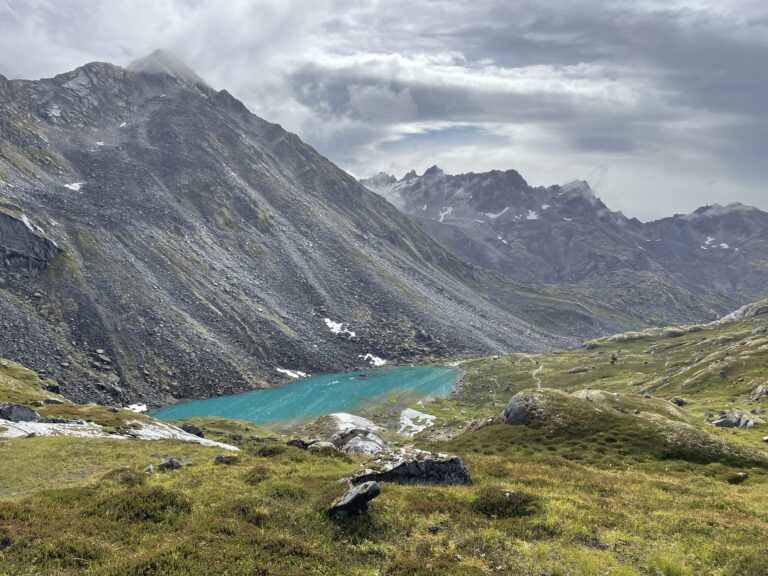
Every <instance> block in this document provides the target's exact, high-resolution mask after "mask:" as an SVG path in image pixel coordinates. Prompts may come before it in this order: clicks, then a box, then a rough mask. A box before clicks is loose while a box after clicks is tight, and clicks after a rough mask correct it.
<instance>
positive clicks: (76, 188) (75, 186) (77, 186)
mask: <svg viewBox="0 0 768 576" xmlns="http://www.w3.org/2000/svg"><path fill="white" fill-rule="evenodd" d="M83 184H85V182H73V183H72V184H64V188H69V189H70V190H74V191H75V192H79V191H80V186H82V185H83Z"/></svg>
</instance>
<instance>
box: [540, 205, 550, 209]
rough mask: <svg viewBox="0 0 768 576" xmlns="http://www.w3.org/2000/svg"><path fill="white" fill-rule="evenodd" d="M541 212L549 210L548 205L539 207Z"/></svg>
mask: <svg viewBox="0 0 768 576" xmlns="http://www.w3.org/2000/svg"><path fill="white" fill-rule="evenodd" d="M541 209H542V210H549V204H542V205H541Z"/></svg>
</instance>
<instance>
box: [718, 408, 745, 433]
mask: <svg viewBox="0 0 768 576" xmlns="http://www.w3.org/2000/svg"><path fill="white" fill-rule="evenodd" d="M712 423H713V424H714V425H715V426H717V427H718V428H752V427H753V426H754V425H755V421H754V420H752V418H750V417H749V415H747V414H745V413H744V412H742V411H741V410H735V409H734V410H731V411H730V412H728V413H727V414H725V415H724V416H722V417H720V418H718V419H717V420H715V421H714V422H712Z"/></svg>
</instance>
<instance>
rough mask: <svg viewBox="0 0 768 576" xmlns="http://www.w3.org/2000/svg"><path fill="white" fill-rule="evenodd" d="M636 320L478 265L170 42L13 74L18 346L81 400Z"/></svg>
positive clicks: (0, 348)
mask: <svg viewBox="0 0 768 576" xmlns="http://www.w3.org/2000/svg"><path fill="white" fill-rule="evenodd" d="M619 324H622V325H627V322H626V321H625V319H624V318H622V317H620V316H618V315H613V314H612V313H607V312H606V311H605V310H601V309H599V308H598V307H595V306H589V307H587V306H584V305H582V304H580V303H579V302H577V301H575V300H574V299H572V298H568V297H566V296H563V294H562V293H560V292H557V291H554V290H549V291H533V290H530V289H527V288H523V287H520V286H518V285H515V284H513V283H510V282H508V281H506V280H503V279H502V278H501V277H500V276H497V275H494V274H491V273H488V272H486V271H483V270H481V269H478V268H475V267H472V266H469V265H467V264H464V263H463V262H461V261H460V260H458V259H457V258H455V257H454V256H452V255H451V254H450V253H449V252H448V251H447V250H445V249H444V248H443V247H442V246H440V245H439V244H438V243H436V242H434V241H433V240H432V239H431V238H430V237H429V236H428V235H427V234H425V233H424V232H423V231H422V230H421V228H420V227H419V226H417V225H416V224H415V223H414V222H413V221H412V220H411V219H410V218H408V217H406V216H404V215H403V214H401V213H400V212H399V211H398V210H396V209H395V208H394V207H393V206H391V205H390V204H389V203H388V202H386V201H385V200H384V199H382V198H381V197H380V196H378V195H376V194H374V193H372V192H370V191H369V190H367V189H366V188H364V187H363V186H362V185H360V184H359V183H358V182H357V181H355V179H354V178H352V177H350V176H349V175H348V174H347V173H345V172H344V171H342V170H341V169H339V168H338V167H336V166H335V165H333V164H332V163H331V162H329V161H328V160H327V159H326V158H324V157H322V156H321V155H320V154H318V153H317V152H316V151H315V150H313V149H312V148H311V147H309V146H307V145H306V144H304V143H303V142H302V141H301V140H300V139H299V138H298V137H297V136H295V135H294V134H290V133H288V132H286V131H285V130H283V129H282V128H281V127H280V126H278V125H276V124H272V123H269V122H267V121H265V120H263V119H261V118H258V117H257V116H255V115H253V114H251V113H250V112H249V111H248V110H247V109H246V107H245V106H244V105H243V103H242V102H240V101H238V100H237V99H236V98H234V97H233V96H232V95H231V94H229V93H228V92H227V91H226V90H220V91H216V90H214V89H213V88H211V87H210V86H209V85H208V84H207V83H206V82H205V81H204V80H203V79H202V78H200V77H199V76H198V75H197V74H195V73H194V72H193V71H191V70H189V69H188V68H187V67H186V66H184V65H183V64H181V63H180V62H178V60H177V59H175V58H174V57H172V56H170V55H168V54H166V53H164V52H155V53H153V54H152V55H150V56H149V57H147V58H144V59H141V60H139V61H137V62H135V63H134V64H132V65H130V66H129V67H128V68H121V67H118V66H114V65H111V64H107V63H91V64H87V65H85V66H82V67H80V68H78V69H76V70H74V71H72V72H68V73H65V74H61V75H59V76H56V77H55V78H51V79H44V80H39V81H28V80H12V81H9V80H6V79H5V78H2V77H0V328H1V329H2V336H0V356H4V357H7V358H11V359H13V360H17V361H20V362H23V363H24V364H25V365H27V366H30V367H31V368H33V369H35V370H36V371H37V372H38V373H41V374H43V375H44V376H45V377H46V378H53V379H55V380H56V381H57V382H58V387H59V388H60V390H61V392H62V393H63V394H65V395H66V396H67V397H69V398H72V399H76V400H79V401H85V400H99V401H101V402H108V401H111V402H121V403H128V402H139V401H140V402H144V403H147V404H150V405H158V404H161V403H167V402H171V401H173V400H174V399H180V398H194V397H204V396H210V395H215V394H223V393H230V392H237V391H242V390H246V389H250V388H257V387H264V386H270V385H274V384H276V383H279V382H281V381H285V380H286V379H287V378H288V377H290V376H296V375H297V373H303V372H313V373H317V372H334V371H339V370H343V369H353V368H359V367H362V366H365V365H368V364H369V363H377V364H380V363H381V361H382V360H387V361H390V362H410V361H413V360H415V359H418V358H424V357H431V356H445V355H448V354H460V353H497V352H501V351H505V350H541V349H544V348H547V347H549V346H553V345H570V344H573V343H574V342H576V341H578V339H579V338H583V337H588V336H596V335H600V334H604V333H606V332H609V331H611V330H612V329H614V328H615V327H618V326H619Z"/></svg>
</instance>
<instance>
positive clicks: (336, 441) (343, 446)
mask: <svg viewBox="0 0 768 576" xmlns="http://www.w3.org/2000/svg"><path fill="white" fill-rule="evenodd" d="M331 443H332V444H333V445H334V446H336V447H337V448H338V449H339V450H341V451H342V452H346V453H347V454H358V455H362V456H371V455H373V454H376V453H377V452H381V451H384V450H386V449H387V443H386V442H385V441H384V440H383V439H382V438H381V436H379V435H378V434H376V432H373V431H371V430H366V429H364V428H350V429H347V430H343V431H342V432H339V433H338V434H335V435H334V436H333V438H331Z"/></svg>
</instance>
